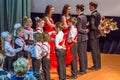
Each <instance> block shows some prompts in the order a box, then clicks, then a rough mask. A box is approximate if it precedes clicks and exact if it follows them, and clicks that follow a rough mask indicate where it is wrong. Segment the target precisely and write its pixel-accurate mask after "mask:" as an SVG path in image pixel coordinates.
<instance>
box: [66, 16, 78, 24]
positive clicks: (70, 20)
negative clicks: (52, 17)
mask: <svg viewBox="0 0 120 80" xmlns="http://www.w3.org/2000/svg"><path fill="white" fill-rule="evenodd" d="M68 21H69V22H71V23H72V24H73V25H76V23H77V18H76V17H70V18H69V19H68Z"/></svg>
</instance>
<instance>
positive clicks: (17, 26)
mask: <svg viewBox="0 0 120 80" xmlns="http://www.w3.org/2000/svg"><path fill="white" fill-rule="evenodd" d="M19 27H21V24H20V23H16V24H15V25H14V29H15V30H14V36H16V30H17V28H19Z"/></svg>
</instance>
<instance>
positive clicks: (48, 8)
mask: <svg viewBox="0 0 120 80" xmlns="http://www.w3.org/2000/svg"><path fill="white" fill-rule="evenodd" d="M51 8H53V5H47V7H46V9H45V14H44V15H45V16H47V15H48V14H49V13H50V9H51Z"/></svg>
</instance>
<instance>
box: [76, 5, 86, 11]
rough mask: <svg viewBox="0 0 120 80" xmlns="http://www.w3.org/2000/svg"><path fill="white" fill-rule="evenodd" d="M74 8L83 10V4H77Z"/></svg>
mask: <svg viewBox="0 0 120 80" xmlns="http://www.w3.org/2000/svg"><path fill="white" fill-rule="evenodd" d="M76 8H77V9H80V10H81V11H84V5H83V4H77V5H76Z"/></svg>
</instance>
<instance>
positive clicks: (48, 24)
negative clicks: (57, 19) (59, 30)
mask: <svg viewBox="0 0 120 80" xmlns="http://www.w3.org/2000/svg"><path fill="white" fill-rule="evenodd" d="M53 13H54V6H52V5H47V7H46V9H45V17H44V18H45V25H44V31H45V32H48V34H49V35H50V38H51V39H50V41H49V43H50V67H51V68H56V67H57V60H56V54H55V42H54V38H55V34H56V32H55V30H54V27H55V24H54V21H53V19H52V15H53Z"/></svg>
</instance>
